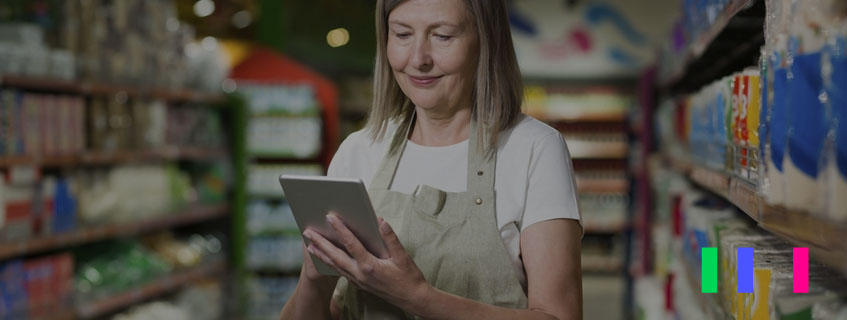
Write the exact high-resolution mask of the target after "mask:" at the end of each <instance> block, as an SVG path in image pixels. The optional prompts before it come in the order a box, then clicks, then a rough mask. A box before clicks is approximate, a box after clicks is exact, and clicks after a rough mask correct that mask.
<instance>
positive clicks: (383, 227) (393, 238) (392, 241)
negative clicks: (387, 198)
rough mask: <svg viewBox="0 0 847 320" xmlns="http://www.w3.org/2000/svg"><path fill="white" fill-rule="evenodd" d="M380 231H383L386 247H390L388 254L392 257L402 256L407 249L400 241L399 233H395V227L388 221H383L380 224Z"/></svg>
mask: <svg viewBox="0 0 847 320" xmlns="http://www.w3.org/2000/svg"><path fill="white" fill-rule="evenodd" d="M379 232H380V233H382V241H383V242H385V247H386V249H388V255H390V256H391V257H398V256H401V255H402V254H404V253H405V252H406V249H404V248H403V244H402V243H400V239H399V238H397V234H396V233H394V229H392V228H391V225H390V224H388V222H386V221H382V223H380V225H379Z"/></svg>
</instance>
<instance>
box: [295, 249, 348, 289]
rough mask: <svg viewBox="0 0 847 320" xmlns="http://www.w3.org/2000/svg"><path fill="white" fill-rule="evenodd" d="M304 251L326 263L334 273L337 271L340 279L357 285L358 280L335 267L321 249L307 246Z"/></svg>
mask: <svg viewBox="0 0 847 320" xmlns="http://www.w3.org/2000/svg"><path fill="white" fill-rule="evenodd" d="M306 249H307V250H308V251H309V253H311V254H314V255H315V256H316V257H318V259H321V261H323V262H324V263H326V265H328V266H329V267H330V268H332V269H334V270H335V271H338V274H340V275H341V276H342V277H345V278H347V280H350V281H352V282H354V283H356V284H357V285H358V282H357V281H358V280H357V279H356V278H355V277H353V276H352V275H351V274H350V273H349V272H347V271H346V270H344V269H341V268H339V267H338V266H336V265H335V263H333V262H332V260H330V259H329V257H327V255H326V254H325V253H323V251H321V249H319V248H318V247H316V246H313V245H309V246H308V247H307V248H306Z"/></svg>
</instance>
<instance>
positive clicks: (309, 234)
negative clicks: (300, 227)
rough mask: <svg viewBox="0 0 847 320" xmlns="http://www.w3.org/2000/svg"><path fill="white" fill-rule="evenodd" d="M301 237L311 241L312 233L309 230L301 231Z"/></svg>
mask: <svg viewBox="0 0 847 320" xmlns="http://www.w3.org/2000/svg"><path fill="white" fill-rule="evenodd" d="M303 236H304V237H306V239H309V240H312V232H311V231H309V230H306V231H303Z"/></svg>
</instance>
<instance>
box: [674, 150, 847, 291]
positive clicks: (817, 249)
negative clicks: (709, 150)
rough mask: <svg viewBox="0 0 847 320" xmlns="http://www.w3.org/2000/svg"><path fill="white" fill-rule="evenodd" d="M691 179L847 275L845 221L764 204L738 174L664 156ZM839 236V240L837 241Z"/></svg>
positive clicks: (817, 258) (818, 259) (769, 229)
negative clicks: (732, 174)
mask: <svg viewBox="0 0 847 320" xmlns="http://www.w3.org/2000/svg"><path fill="white" fill-rule="evenodd" d="M665 162H666V163H673V164H670V166H671V167H672V168H675V170H677V171H678V172H679V173H681V174H683V175H685V176H687V177H688V178H689V179H690V180H691V181H692V182H694V183H695V184H697V185H699V186H701V187H703V188H704V189H707V190H709V191H711V192H712V193H714V194H716V195H718V196H720V197H722V198H724V199H726V200H727V201H729V202H730V203H732V204H733V205H735V206H736V207H738V208H739V209H740V210H741V211H742V212H744V213H745V214H746V215H747V216H749V217H750V218H751V219H753V220H754V221H756V223H757V224H758V225H759V226H760V227H761V228H763V229H765V230H768V231H770V232H771V233H773V234H775V235H778V236H780V237H781V238H784V239H785V240H788V241H789V242H791V243H793V244H794V245H795V246H798V247H808V248H809V255H810V256H811V258H813V259H815V260H817V261H820V262H822V263H824V264H826V265H828V266H830V267H832V268H833V269H835V270H840V271H841V272H842V273H843V274H845V275H847V242H844V241H843V239H844V237H845V235H847V224H845V223H837V222H833V221H829V220H828V219H826V218H824V217H820V216H817V215H815V214H814V213H810V212H802V211H793V210H787V209H786V208H784V207H779V206H772V205H769V204H767V202H766V201H765V199H763V198H762V197H761V196H760V195H758V193H757V192H756V189H755V187H754V186H752V185H750V184H749V183H748V182H746V181H743V180H741V179H739V178H735V177H732V176H730V175H727V174H725V173H722V172H719V171H715V170H713V169H709V168H706V167H703V166H700V165H696V164H690V163H688V162H685V161H684V160H678V159H676V160H672V159H670V158H669V157H665ZM839 239H841V240H842V241H839Z"/></svg>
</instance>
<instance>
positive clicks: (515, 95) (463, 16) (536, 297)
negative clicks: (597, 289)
mask: <svg viewBox="0 0 847 320" xmlns="http://www.w3.org/2000/svg"><path fill="white" fill-rule="evenodd" d="M376 24H377V37H378V48H377V57H376V67H375V81H374V86H375V88H374V91H375V95H374V96H375V98H374V106H373V109H372V111H371V115H370V118H369V123H368V125H367V128H366V129H365V130H363V131H360V132H356V133H353V134H351V135H350V136H349V137H348V138H347V139H346V140H345V141H344V142H343V143H342V144H341V146H340V147H339V150H338V152H337V154H336V155H335V158H334V159H333V161H332V164H331V165H330V168H329V175H331V176H342V177H355V178H360V179H362V180H363V181H364V182H365V184H366V185H367V186H368V193H369V195H370V197H371V201H372V203H373V205H374V208H375V210H376V212H377V215H378V216H379V217H380V218H381V219H380V231H381V232H382V237H383V240H384V241H385V243H386V246H387V248H388V252H389V257H375V256H373V255H372V254H370V253H369V252H368V251H367V250H365V249H364V248H363V247H362V244H361V243H360V242H359V240H358V239H357V238H356V237H355V236H354V235H353V234H352V233H351V232H350V231H349V230H348V229H347V227H346V226H345V225H344V223H343V222H341V221H340V220H339V219H338V217H337V216H335V215H334V214H330V215H328V216H327V220H328V221H329V222H330V224H331V225H332V226H333V228H334V229H335V231H336V232H338V233H339V234H340V235H341V237H342V238H343V247H344V249H341V248H338V247H336V246H335V245H333V244H332V243H330V242H329V241H328V240H327V239H326V238H324V237H322V236H321V235H320V234H318V233H316V232H314V231H312V230H307V231H306V232H304V233H303V236H304V237H305V238H306V239H308V240H309V242H310V245H309V246H308V247H307V248H306V249H307V250H308V252H309V253H311V254H312V255H314V256H315V257H317V258H319V259H321V260H322V261H324V262H325V263H327V264H328V265H330V266H331V267H333V268H334V269H336V270H337V271H338V272H339V273H340V274H342V275H343V276H344V278H342V279H341V281H339V279H338V278H336V277H329V276H323V275H320V274H318V273H317V272H316V271H315V269H314V266H313V264H312V263H311V261H310V259H308V257H307V259H305V263H304V265H303V270H302V271H301V275H300V282H299V284H298V287H297V289H296V291H295V292H294V295H293V296H292V297H291V299H290V300H289V301H288V303H287V304H286V306H285V307H284V308H283V310H282V318H283V319H338V318H343V319H360V318H366V319H386V318H406V317H421V318H426V319H581V318H582V310H581V308H582V285H581V283H582V279H581V274H580V268H581V267H580V239H581V237H582V229H581V224H580V221H579V219H580V216H579V211H578V208H577V202H576V195H575V191H574V180H573V175H572V168H571V164H570V156H569V155H568V152H567V148H566V146H565V143H564V141H563V140H562V136H561V135H560V134H559V133H558V132H557V131H556V130H554V129H553V128H550V127H549V126H547V125H545V124H543V123H541V122H539V121H537V120H535V119H532V118H530V117H527V116H524V115H522V114H521V113H520V105H521V100H522V85H521V81H520V73H519V70H518V66H517V62H516V58H515V54H514V47H513V45H512V40H511V34H510V31H509V25H508V17H507V15H506V8H505V4H504V1H503V0H405V1H404V0H379V1H377V14H376ZM465 164H466V165H467V166H465ZM382 219H384V220H382ZM348 253H349V254H348ZM336 287H337V288H336ZM333 292H335V295H333Z"/></svg>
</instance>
